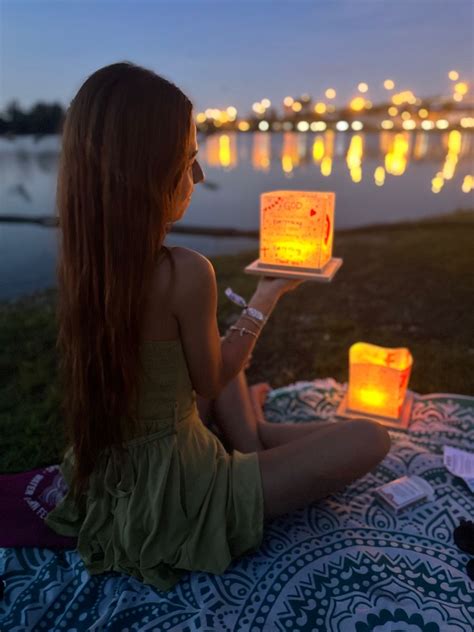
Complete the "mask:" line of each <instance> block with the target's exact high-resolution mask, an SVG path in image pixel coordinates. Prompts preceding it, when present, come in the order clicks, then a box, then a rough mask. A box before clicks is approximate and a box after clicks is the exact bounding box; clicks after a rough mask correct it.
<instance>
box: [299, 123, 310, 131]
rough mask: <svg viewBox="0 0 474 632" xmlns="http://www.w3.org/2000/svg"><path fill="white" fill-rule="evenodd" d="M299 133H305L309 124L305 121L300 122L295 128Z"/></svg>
mask: <svg viewBox="0 0 474 632" xmlns="http://www.w3.org/2000/svg"><path fill="white" fill-rule="evenodd" d="M296 129H297V130H298V131H299V132H307V131H308V130H309V123H308V122H307V121H300V122H299V123H298V125H297V126H296Z"/></svg>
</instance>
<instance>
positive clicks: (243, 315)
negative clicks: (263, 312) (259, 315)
mask: <svg viewBox="0 0 474 632" xmlns="http://www.w3.org/2000/svg"><path fill="white" fill-rule="evenodd" d="M240 318H245V319H246V320H249V321H250V322H251V323H253V324H254V325H257V327H259V328H260V329H261V328H262V327H263V325H264V323H262V321H261V320H257V319H256V318H253V317H252V316H248V315H247V314H244V313H243V312H242V314H241V316H240Z"/></svg>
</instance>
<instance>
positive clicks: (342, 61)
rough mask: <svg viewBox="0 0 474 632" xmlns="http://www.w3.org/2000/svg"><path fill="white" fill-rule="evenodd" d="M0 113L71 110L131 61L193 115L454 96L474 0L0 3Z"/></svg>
mask: <svg viewBox="0 0 474 632" xmlns="http://www.w3.org/2000/svg"><path fill="white" fill-rule="evenodd" d="M0 12H1V15H0V19H1V21H0V28H1V62H0V63H1V75H0V108H1V109H3V108H4V107H5V105H6V103H8V102H9V101H11V100H12V99H14V98H15V99H17V100H18V101H19V103H20V105H21V106H22V107H24V108H26V107H30V106H31V105H32V104H33V103H35V102H36V101H37V100H44V101H47V102H52V101H60V102H61V103H62V104H63V105H65V106H66V105H67V104H68V103H69V101H70V100H71V98H72V97H73V96H74V94H75V92H76V91H77V90H78V88H79V87H80V85H81V84H82V82H83V81H84V80H85V79H86V78H87V76H88V75H89V74H91V73H92V72H94V70H96V69H97V68H100V67H101V66H104V65H106V64H109V63H113V62H116V61H120V60H124V59H127V60H129V61H132V62H135V63H138V64H141V65H144V66H146V67H148V68H151V69H153V70H154V71H155V72H157V73H159V74H162V75H163V76H165V77H167V78H168V79H170V80H172V81H173V82H174V83H176V84H177V85H178V86H180V87H181V88H182V89H183V91H184V92H185V93H186V94H187V95H188V96H189V97H190V98H191V100H192V101H193V103H194V105H195V108H196V111H200V110H202V109H204V108H206V107H219V108H224V107H227V106H229V105H234V106H235V107H236V108H237V109H238V112H239V115H245V114H247V113H248V112H249V111H250V109H251V106H252V103H253V102H254V101H256V100H261V99H262V98H264V97H267V98H269V99H270V100H271V101H272V102H273V103H275V104H277V105H278V107H279V106H280V104H281V101H282V99H283V98H284V97H285V96H286V95H292V96H299V95H301V94H302V93H304V92H307V93H308V94H310V95H312V96H313V98H323V97H324V90H325V89H326V88H328V87H334V88H336V90H337V99H336V101H335V102H336V103H343V102H345V101H346V100H347V99H348V98H349V97H351V96H353V95H354V94H355V92H356V88H357V84H358V82H360V81H365V82H367V83H368V84H369V92H368V93H367V97H368V98H370V99H371V100H372V101H374V102H377V101H378V100H380V99H381V97H382V96H383V95H384V93H385V94H386V92H385V91H384V89H383V87H382V82H383V80H384V79H386V78H391V79H393V80H394V81H395V82H396V88H397V89H400V90H402V89H412V90H413V91H414V92H415V94H417V95H419V96H429V95H433V94H449V92H450V86H451V83H452V82H450V80H449V79H448V76H447V73H448V71H449V70H451V69H456V70H458V71H459V72H460V73H461V78H464V79H466V80H467V81H472V80H473V78H474V77H473V75H474V68H473V66H474V62H473V54H474V45H473V37H474V35H473V18H474V15H473V12H474V2H472V1H471V0H292V1H290V0H285V1H280V0H220V1H211V2H209V1H206V0H195V1H194V2H185V1H181V0H149V1H147V2H143V1H140V0H137V1H133V0H81V1H80V2H78V1H76V0H59V1H55V2H46V1H43V0H27V1H24V0H0Z"/></svg>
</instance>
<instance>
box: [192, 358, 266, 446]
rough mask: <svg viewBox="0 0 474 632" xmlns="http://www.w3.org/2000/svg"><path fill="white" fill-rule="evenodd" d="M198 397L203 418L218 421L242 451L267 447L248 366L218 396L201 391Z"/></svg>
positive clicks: (205, 421) (233, 443)
mask: <svg viewBox="0 0 474 632" xmlns="http://www.w3.org/2000/svg"><path fill="white" fill-rule="evenodd" d="M196 399H197V406H198V409H199V415H200V417H201V419H202V420H203V421H204V423H206V424H208V423H210V422H211V421H214V422H215V423H216V424H217V426H218V427H219V429H220V430H221V432H222V434H223V436H224V438H225V440H226V443H227V444H228V445H229V446H231V447H232V449H235V450H239V451H240V452H257V451H259V450H263V449H264V445H263V443H262V441H261V439H260V436H259V433H258V429H257V419H256V416H255V411H254V407H253V405H252V402H251V400H250V395H249V387H248V384H247V377H246V375H245V371H244V370H242V371H240V373H239V374H238V375H236V377H235V378H233V379H232V380H231V381H230V382H229V383H228V384H227V385H226V386H225V387H224V388H223V389H222V391H221V392H220V393H219V395H218V396H217V397H216V399H213V400H209V399H205V398H204V397H201V396H200V395H198V396H197V398H196Z"/></svg>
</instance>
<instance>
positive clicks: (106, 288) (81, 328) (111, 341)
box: [56, 61, 192, 497]
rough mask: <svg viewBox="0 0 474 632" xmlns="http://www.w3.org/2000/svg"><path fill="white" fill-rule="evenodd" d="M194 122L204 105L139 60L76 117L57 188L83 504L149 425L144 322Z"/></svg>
mask: <svg viewBox="0 0 474 632" xmlns="http://www.w3.org/2000/svg"><path fill="white" fill-rule="evenodd" d="M191 121H192V103H191V101H190V100H189V99H188V98H187V97H186V96H185V95H184V94H183V92H181V90H180V89H179V88H177V87H176V86H175V85H174V84H173V83H171V82H170V81H168V80H167V79H165V78H163V77H161V76H159V75H157V74H156V73H154V72H153V71H151V70H149V69H146V68H143V67H141V66H137V65H135V64H133V63H131V62H127V61H124V62H120V63H115V64H111V65H109V66H105V67H103V68H100V69H99V70H97V71H96V72H94V73H93V74H92V75H90V76H89V77H88V78H87V79H86V81H85V82H84V83H83V84H82V86H81V87H80V89H79V91H78V92H77V94H76V95H75V97H74V98H73V100H72V101H71V103H70V105H69V107H68V110H67V112H66V117H65V119H64V122H63V129H62V147H61V155H60V159H59V172H58V181H57V190H56V205H57V210H58V214H59V227H60V229H59V230H60V235H59V258H58V264H57V276H58V307H57V320H58V338H57V350H58V355H59V375H60V382H61V388H62V397H63V399H62V410H63V415H64V418H65V424H66V437H67V439H68V443H70V444H71V445H72V447H73V454H74V468H73V476H72V484H71V488H72V491H73V493H74V495H75V496H77V497H79V496H80V495H81V494H83V493H84V492H85V490H86V488H87V484H88V481H89V477H90V474H91V473H92V471H93V469H94V466H95V465H96V463H97V461H98V459H99V457H100V453H101V452H102V450H103V449H104V448H107V447H109V446H111V445H118V446H119V447H120V446H121V445H122V442H123V437H124V431H125V430H126V429H129V428H130V429H131V428H132V427H136V424H137V423H138V420H137V418H136V412H135V408H134V405H135V401H136V395H137V389H138V386H137V385H138V376H139V371H140V368H141V367H140V353H139V346H140V342H141V331H142V320H143V315H144V309H145V305H146V301H147V292H148V289H149V283H150V281H151V278H152V273H153V268H154V265H155V263H156V258H157V254H158V252H159V251H160V248H161V245H162V242H163V239H164V237H165V234H166V226H165V224H166V222H167V221H170V212H171V209H172V208H173V205H174V204H175V203H176V201H177V200H176V195H177V185H178V184H179V182H180V180H181V177H182V174H183V173H184V170H185V169H186V168H187V166H188V164H189V163H188V160H189V158H188V152H189V142H190V125H191ZM124 422H125V426H124V425H123V423H124Z"/></svg>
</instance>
